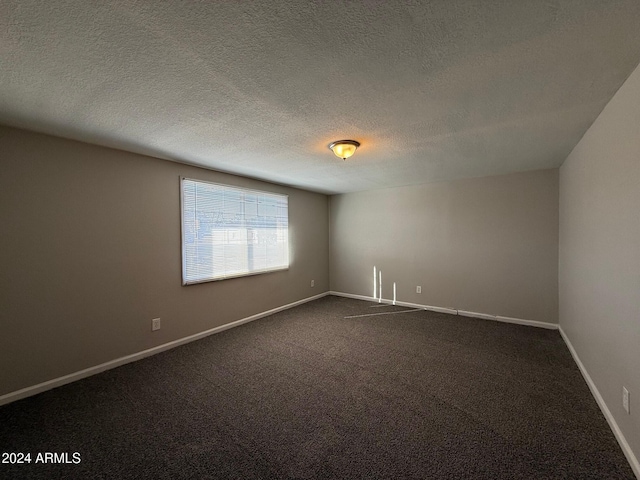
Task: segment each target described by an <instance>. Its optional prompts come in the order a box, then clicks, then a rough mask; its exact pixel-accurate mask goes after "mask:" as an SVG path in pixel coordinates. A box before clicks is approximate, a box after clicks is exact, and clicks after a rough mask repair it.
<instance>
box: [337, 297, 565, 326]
mask: <svg viewBox="0 0 640 480" xmlns="http://www.w3.org/2000/svg"><path fill="white" fill-rule="evenodd" d="M329 295H335V296H337V297H346V298H355V299H357V300H366V301H368V302H377V303H385V304H393V301H392V300H389V299H386V298H383V299H382V300H378V299H377V298H374V297H367V296H366V295H354V294H352V293H344V292H334V291H330V292H329ZM395 304H396V305H400V306H402V307H412V308H424V309H425V310H431V311H433V312H440V313H450V314H451V315H461V316H463V317H473V318H482V319H484V320H495V321H497V322H505V323H515V324H518V325H527V326H529V327H538V328H547V329H550V330H557V329H558V324H557V323H548V322H540V321H537V320H525V319H522V318H513V317H503V316H501V315H489V314H487V313H478V312H469V311H467V310H456V309H454V308H445V307H433V306H431V305H421V304H419V303H409V302H398V301H396V303H395Z"/></svg>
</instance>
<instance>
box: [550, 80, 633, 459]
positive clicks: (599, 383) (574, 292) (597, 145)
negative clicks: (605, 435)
mask: <svg viewBox="0 0 640 480" xmlns="http://www.w3.org/2000/svg"><path fill="white" fill-rule="evenodd" d="M559 288H560V326H561V327H562V329H563V331H564V332H565V333H566V335H567V337H568V338H569V340H570V341H571V343H572V345H573V346H574V348H575V350H576V352H577V354H578V356H579V357H580V359H581V361H582V363H583V364H584V366H585V368H586V369H587V371H588V372H589V375H590V376H591V378H592V380H593V381H594V383H595V385H596V387H597V388H598V390H599V392H600V394H601V395H602V397H603V399H604V401H605V402H606V404H607V406H608V408H609V410H610V411H611V413H612V415H613V417H614V418H615V420H616V423H617V424H618V426H619V427H620V429H621V430H622V433H623V435H624V436H625V438H626V439H627V441H628V443H629V445H630V446H631V449H632V450H633V451H634V453H635V456H636V457H637V458H640V68H639V69H636V71H635V72H634V73H633V74H632V75H631V76H630V77H629V79H628V80H627V81H626V83H625V84H624V85H623V86H622V87H621V88H620V90H619V91H618V93H616V95H615V96H614V97H613V99H612V100H611V102H610V103H609V104H608V105H607V107H606V108H605V109H604V110H603V112H602V113H601V114H600V116H599V117H598V119H597V120H596V121H595V123H594V124H593V125H592V126H591V128H590V129H589V130H588V131H587V133H586V134H585V136H584V137H583V138H582V140H581V141H580V142H579V143H578V145H577V146H576V147H575V149H574V150H573V152H572V153H571V155H570V156H569V158H567V160H566V161H565V162H564V164H563V165H562V167H561V169H560V266H559ZM623 385H624V386H626V387H627V388H628V389H629V391H630V392H631V415H628V414H627V413H626V412H625V411H624V410H623V409H622V386H623Z"/></svg>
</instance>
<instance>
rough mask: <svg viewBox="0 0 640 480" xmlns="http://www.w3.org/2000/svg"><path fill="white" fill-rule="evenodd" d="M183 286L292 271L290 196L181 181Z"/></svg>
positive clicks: (193, 181)
mask: <svg viewBox="0 0 640 480" xmlns="http://www.w3.org/2000/svg"><path fill="white" fill-rule="evenodd" d="M180 183H181V198H182V283H183V285H188V284H192V283H200V282H207V281H210V280H222V279H224V278H230V277H239V276H243V275H253V274H256V273H263V272H269V271H273V270H282V269H286V268H288V267H289V205H288V203H289V199H288V197H287V196H286V195H278V194H275V193H267V192H259V191H255V190H246V189H243V188H238V187H230V186H227V185H218V184H215V183H208V182H202V181H197V180H191V179H187V178H183V179H181V182H180Z"/></svg>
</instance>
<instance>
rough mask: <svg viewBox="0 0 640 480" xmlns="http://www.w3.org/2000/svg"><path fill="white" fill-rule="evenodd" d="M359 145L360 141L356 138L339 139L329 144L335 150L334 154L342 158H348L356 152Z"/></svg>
mask: <svg viewBox="0 0 640 480" xmlns="http://www.w3.org/2000/svg"><path fill="white" fill-rule="evenodd" d="M359 146H360V142H356V141H355V140H337V141H335V142H333V143H331V144H329V148H330V149H331V150H332V151H333V153H334V155H335V156H336V157H338V158H341V159H342V160H346V159H347V158H349V157H350V156H351V155H353V154H354V153H356V149H357V148H358V147H359Z"/></svg>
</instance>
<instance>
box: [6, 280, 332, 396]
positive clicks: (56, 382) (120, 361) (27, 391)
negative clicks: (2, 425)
mask: <svg viewBox="0 0 640 480" xmlns="http://www.w3.org/2000/svg"><path fill="white" fill-rule="evenodd" d="M327 295H329V292H324V293H321V294H319V295H314V296H313V297H307V298H303V299H302V300H298V301H297V302H293V303H289V304H287V305H282V306H281V307H277V308H272V309H271V310H267V311H266V312H261V313H256V314H255V315H251V316H250V317H245V318H241V319H240V320H236V321H234V322H231V323H227V324H225V325H220V326H219V327H215V328H211V329H209V330H205V331H204V332H200V333H196V334H194V335H189V336H188V337H184V338H180V339H178V340H174V341H172V342H169V343H164V344H162V345H158V346H157V347H153V348H149V349H148V350H143V351H141V352H137V353H133V354H131V355H127V356H124V357H120V358H116V359H115V360H111V361H109V362H105V363H101V364H100V365H96V366H94V367H89V368H85V369H84V370H80V371H78V372H74V373H70V374H69V375H65V376H63V377H59V378H54V379H52V380H48V381H46V382H42V383H39V384H37V385H33V386H31V387H26V388H23V389H20V390H16V391H15V392H11V393H7V394H4V395H2V396H0V405H5V404H7V403H11V402H15V401H16V400H20V399H22V398H26V397H31V396H32V395H37V394H38V393H41V392H45V391H47V390H51V389H53V388H56V387H61V386H62V385H65V384H67V383H71V382H75V381H76V380H81V379H83V378H86V377H90V376H91V375H96V374H98V373H101V372H104V371H105V370H110V369H112V368H116V367H119V366H121V365H125V364H127V363H131V362H135V361H136V360H141V359H143V358H145V357H150V356H151V355H155V354H157V353H160V352H164V351H166V350H170V349H172V348H175V347H178V346H180V345H184V344H185V343H189V342H194V341H196V340H200V339H201V338H204V337H208V336H209V335H213V334H214V333H220V332H222V331H224V330H227V329H229V328H233V327H237V326H239V325H242V324H244V323H248V322H252V321H254V320H258V319H259V318H263V317H266V316H268V315H273V314H274V313H278V312H281V311H283V310H287V309H289V308H293V307H297V306H298V305H302V304H303V303H307V302H311V301H313V300H317V299H318V298H322V297H325V296H327Z"/></svg>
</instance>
